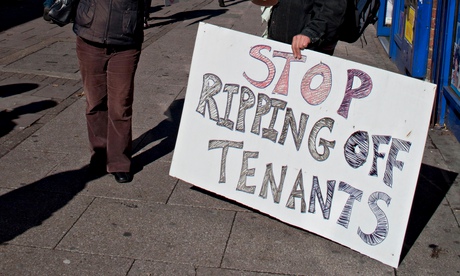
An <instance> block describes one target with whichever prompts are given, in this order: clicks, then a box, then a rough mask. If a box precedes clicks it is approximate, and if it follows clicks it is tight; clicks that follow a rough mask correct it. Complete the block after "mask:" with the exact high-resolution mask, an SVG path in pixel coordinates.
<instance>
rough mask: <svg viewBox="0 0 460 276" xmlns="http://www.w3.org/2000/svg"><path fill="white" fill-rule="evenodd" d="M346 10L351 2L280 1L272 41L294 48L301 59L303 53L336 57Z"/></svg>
mask: <svg viewBox="0 0 460 276" xmlns="http://www.w3.org/2000/svg"><path fill="white" fill-rule="evenodd" d="M346 8H347V0H289V1H283V0H281V1H278V3H277V4H276V5H274V6H273V7H272V10H271V16H270V19H269V22H268V38H269V39H273V40H276V41H280V42H284V43H287V44H291V48H292V52H293V54H294V57H295V58H297V59H300V58H301V54H300V51H301V50H303V49H311V50H314V51H318V52H321V53H325V54H328V55H332V54H333V53H334V50H335V46H336V45H337V42H338V29H339V27H340V25H341V24H342V22H343V20H344V15H345V11H346Z"/></svg>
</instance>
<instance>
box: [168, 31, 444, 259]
mask: <svg viewBox="0 0 460 276" xmlns="http://www.w3.org/2000/svg"><path fill="white" fill-rule="evenodd" d="M302 54H303V58H302V59H300V60H296V59H294V58H293V56H292V53H291V48H290V45H286V44H283V43H279V42H276V41H271V40H267V39H263V38H260V37H256V36H252V35H248V34H244V33H240V32H236V31H233V30H229V29H225V28H221V27H217V26H213V25H210V24H204V23H200V26H199V29H198V33H197V37H196V43H195V49H194V53H193V58H192V64H191V70H190V76H189V82H188V86H187V93H186V97H185V103H184V109H183V113H182V118H181V122H180V129H179V134H178V138H177V142H176V148H175V151H174V156H173V161H172V165H171V169H170V175H171V176H174V177H177V178H179V179H182V180H184V181H186V182H189V183H191V184H193V185H196V186H198V187H201V188H203V189H206V190H209V191H211V192H214V193H216V194H219V195H222V196H225V197H227V198H229V199H232V200H234V201H237V202H239V203H242V204H244V205H246V206H249V207H251V208H254V209H257V210H260V211H261V212H263V213H265V214H268V215H270V216H272V217H275V218H277V219H279V220H281V221H283V222H285V223H288V224H291V225H294V226H297V227H300V228H302V229H305V230H307V231H310V232H313V233H316V234H318V235H321V236H323V237H326V238H328V239H330V240H333V241H335V242H337V243H340V244H342V245H344V246H347V247H350V248H352V249H354V250H356V251H358V252H361V253H362V254H365V255H368V256H370V257H372V258H375V259H377V260H379V261H381V262H383V263H385V264H388V265H391V266H393V267H397V266H398V263H399V258H400V254H401V249H402V244H403V240H404V235H405V231H406V226H407V222H408V218H409V213H410V209H411V205H412V200H413V196H414V192H415V187H416V183H417V178H418V174H419V170H420V165H421V160H422V155H423V150H424V146H425V142H426V137H427V131H428V126H429V120H430V114H431V109H432V105H433V99H434V95H435V89H436V87H435V85H433V84H431V83H427V82H423V81H420V80H416V79H413V78H409V77H406V76H403V75H400V74H395V73H391V72H387V71H384V70H381V69H378V68H373V67H370V66H366V65H363V64H359V63H355V62H351V61H347V60H344V59H339V58H336V57H331V56H327V55H323V54H320V53H316V52H313V51H309V50H305V51H303V52H302Z"/></svg>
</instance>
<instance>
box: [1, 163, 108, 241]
mask: <svg viewBox="0 0 460 276" xmlns="http://www.w3.org/2000/svg"><path fill="white" fill-rule="evenodd" d="M101 176H102V175H99V176H97V175H91V174H90V173H89V169H88V166H85V167H83V168H81V169H78V170H72V171H65V172H61V173H56V174H53V175H49V176H47V177H44V178H42V179H40V180H38V181H36V182H33V183H31V184H27V185H25V186H23V187H20V188H18V189H15V190H13V191H11V192H8V193H6V194H4V195H1V196H0V244H3V243H5V242H8V241H11V240H13V239H14V238H15V237H17V236H19V235H21V234H23V233H25V232H26V231H28V230H29V229H32V228H33V227H36V226H39V225H41V224H42V223H43V222H44V221H45V220H47V219H48V218H50V217H52V215H53V214H54V213H55V212H57V211H58V210H60V209H61V208H62V207H64V206H65V205H67V204H68V203H69V202H70V201H71V200H72V199H73V198H74V197H75V196H76V195H77V194H78V193H79V192H81V191H82V190H83V189H84V188H85V187H86V184H87V183H88V182H90V181H92V180H95V179H97V178H100V177H101ZM50 190H53V192H49V191H50ZM54 191H58V192H54Z"/></svg>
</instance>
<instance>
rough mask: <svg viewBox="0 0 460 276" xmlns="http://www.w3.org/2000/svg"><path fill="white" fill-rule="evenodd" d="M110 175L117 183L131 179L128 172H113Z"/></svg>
mask: <svg viewBox="0 0 460 276" xmlns="http://www.w3.org/2000/svg"><path fill="white" fill-rule="evenodd" d="M112 175H113V176H114V177H115V180H116V181H117V182H118V183H128V182H131V181H132V180H133V176H132V175H131V174H130V173H129V172H113V173H112Z"/></svg>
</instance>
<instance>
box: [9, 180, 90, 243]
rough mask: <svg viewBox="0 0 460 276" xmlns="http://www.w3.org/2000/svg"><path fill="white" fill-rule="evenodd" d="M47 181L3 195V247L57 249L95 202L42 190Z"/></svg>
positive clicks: (72, 195)
mask: <svg viewBox="0 0 460 276" xmlns="http://www.w3.org/2000/svg"><path fill="white" fill-rule="evenodd" d="M46 180H47V178H46V177H45V178H43V179H41V180H38V181H36V182H33V183H30V184H28V185H26V186H23V187H21V188H18V189H15V190H12V191H9V192H7V193H4V194H2V195H1V196H0V208H1V210H2V216H1V218H0V244H1V243H8V244H15V245H23V246H30V247H39V248H54V247H55V246H56V245H57V244H58V243H59V242H60V240H61V239H62V238H63V237H64V235H65V234H66V233H67V231H69V229H70V228H71V227H72V226H73V225H74V223H75V222H76V221H77V219H78V218H79V217H80V215H81V214H82V213H83V212H84V211H85V210H86V209H87V208H88V206H89V205H90V203H91V202H92V200H93V199H92V198H90V197H81V196H75V194H57V193H48V192H41V191H39V189H40V185H43V183H45V182H46Z"/></svg>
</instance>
